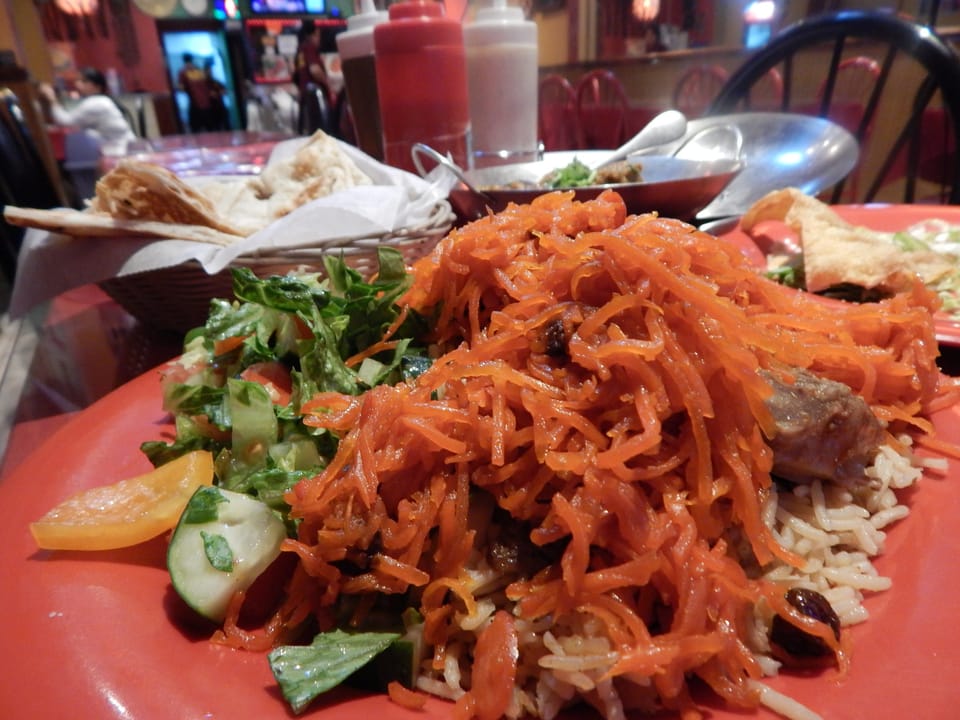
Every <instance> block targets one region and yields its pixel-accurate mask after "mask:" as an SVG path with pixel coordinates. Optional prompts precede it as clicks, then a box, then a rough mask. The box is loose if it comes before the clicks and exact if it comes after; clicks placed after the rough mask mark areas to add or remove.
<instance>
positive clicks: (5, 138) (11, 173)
mask: <svg viewBox="0 0 960 720" xmlns="http://www.w3.org/2000/svg"><path fill="white" fill-rule="evenodd" d="M60 204H61V203H60V197H59V195H58V192H57V189H56V188H55V187H54V185H53V183H52V182H51V180H50V176H49V175H48V174H47V170H46V168H45V167H44V164H43V162H42V160H41V158H40V154H39V152H38V150H37V147H36V144H35V142H34V138H33V137H32V135H31V133H30V130H29V128H28V127H27V126H26V123H25V122H24V120H23V116H22V112H21V108H20V106H19V101H18V100H17V96H16V95H14V94H13V93H12V92H10V91H6V90H2V89H0V213H2V212H3V208H4V207H5V206H7V205H15V206H19V207H31V208H52V207H57V206H58V205H60ZM22 239H23V228H19V227H14V226H12V225H9V224H8V223H6V222H5V221H4V220H3V217H2V214H0V273H3V275H4V276H6V278H7V280H8V281H9V282H10V283H11V284H12V282H13V277H14V273H15V271H16V266H17V255H18V254H19V251H20V243H21V241H22Z"/></svg>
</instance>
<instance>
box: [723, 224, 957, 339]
mask: <svg viewBox="0 0 960 720" xmlns="http://www.w3.org/2000/svg"><path fill="white" fill-rule="evenodd" d="M834 210H836V211H837V214H838V215H840V217H842V218H843V219H844V220H846V221H847V222H850V223H853V224H854V225H862V226H864V227H869V228H873V229H874V230H882V231H884V232H896V231H898V230H906V229H907V228H908V227H910V226H911V225H915V224H917V223H919V222H922V221H924V220H931V219H935V220H945V221H946V222H948V223H950V224H951V225H957V226H960V207H956V206H951V205H839V206H836V207H834ZM763 234H764V236H765V237H766V238H767V240H769V241H777V240H784V239H790V238H796V233H794V232H793V231H792V230H791V229H790V228H788V227H787V226H786V225H783V224H780V223H766V224H765V225H764V227H763ZM720 237H722V238H724V239H725V240H729V241H730V242H732V243H734V244H736V245H738V246H739V247H740V248H741V249H742V250H743V251H744V253H745V254H746V256H747V257H748V258H749V259H750V260H751V261H753V262H754V263H755V264H756V265H757V266H758V267H766V255H765V253H764V250H763V248H762V247H761V245H760V244H758V241H757V240H755V239H754V238H752V237H751V236H750V235H748V234H747V233H745V232H744V231H743V230H741V229H740V228H739V227H737V228H736V229H734V230H732V231H730V232H728V233H725V234H723V235H721V236H720ZM934 324H935V327H936V333H937V340H938V341H939V342H940V343H941V344H943V345H953V346H960V320H957V319H955V318H952V317H949V316H947V315H937V316H936V318H934Z"/></svg>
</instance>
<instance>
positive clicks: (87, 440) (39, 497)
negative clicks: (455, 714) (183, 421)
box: [0, 372, 960, 720]
mask: <svg viewBox="0 0 960 720" xmlns="http://www.w3.org/2000/svg"><path fill="white" fill-rule="evenodd" d="M160 407H161V397H160V388H159V383H158V378H157V375H156V373H155V372H154V373H148V374H147V375H144V376H142V377H140V378H139V379H137V380H135V381H133V382H132V383H130V384H128V385H125V386H124V387H122V388H120V389H119V390H116V391H115V392H113V393H112V394H110V395H108V396H107V397H105V398H103V399H102V400H100V401H99V402H97V403H96V404H94V405H93V406H91V407H90V408H88V409H87V410H84V411H83V412H81V413H79V414H78V415H77V416H75V417H74V418H73V419H72V420H71V421H70V422H69V423H67V424H66V425H65V426H63V427H62V428H61V429H60V430H59V431H57V432H56V433H55V434H54V435H52V436H51V437H50V438H49V440H48V441H47V442H46V443H44V444H43V445H42V446H41V447H40V448H38V449H37V450H36V451H35V452H34V453H33V454H32V455H31V456H30V457H29V458H28V459H26V460H25V461H24V462H23V463H21V464H20V465H19V466H18V467H17V468H16V469H15V470H14V471H13V472H12V473H10V474H9V475H8V476H7V477H5V478H3V479H2V480H0V507H2V508H3V510H4V519H3V522H2V523H0V568H2V569H3V576H4V580H3V588H4V590H3V595H2V597H3V608H4V627H3V631H2V633H0V638H2V640H0V642H2V645H0V647H2V649H3V650H4V651H3V652H2V653H0V717H21V718H31V720H45V719H46V718H51V719H52V718H57V719H58V720H59V719H61V718H71V719H72V720H88V719H89V720H108V719H110V718H113V719H115V720H126V719H129V718H136V720H172V719H176V720H181V719H186V718H190V719H191V720H192V719H194V718H258V720H269V719H270V718H274V719H276V720H283V719H285V718H289V717H290V714H289V713H288V711H287V709H286V707H285V704H284V703H283V701H282V700H281V698H280V696H279V694H278V692H277V690H276V689H275V685H274V682H273V678H272V676H271V674H270V671H269V669H268V667H267V663H266V660H265V658H264V657H263V656H262V655H258V654H250V653H244V652H238V651H232V650H229V649H225V648H222V647H217V646H214V645H211V644H210V643H208V642H207V640H206V638H207V637H208V635H209V629H208V628H205V629H202V630H201V629H196V630H194V631H189V630H185V629H184V628H185V625H184V623H183V618H182V616H181V615H180V613H181V611H180V610H179V608H180V605H179V603H178V602H177V601H176V599H175V597H174V594H173V591H172V590H171V588H170V585H169V581H168V578H167V574H166V571H165V569H164V552H165V545H164V542H163V541H162V540H157V541H154V542H150V543H146V544H144V545H141V546H139V547H136V548H131V549H128V550H124V551H115V552H104V553H64V552H60V553H49V552H41V551H37V549H36V547H35V546H34V543H33V540H32V538H31V536H30V532H29V530H28V527H27V525H28V523H29V521H31V520H34V519H36V518H38V517H40V516H41V515H42V514H43V513H44V512H46V511H47V510H48V509H49V508H50V507H51V506H53V505H54V504H56V503H57V502H59V501H60V500H62V499H63V498H65V497H66V496H67V495H69V494H71V493H73V492H76V491H77V490H80V489H82V488H86V487H90V486H94V485H101V484H105V483H107V482H112V481H114V480H117V479H120V478H122V477H126V476H129V475H133V474H136V473H139V472H142V471H144V470H146V469H148V468H149V464H148V463H147V461H146V460H145V459H144V457H143V456H142V455H141V454H140V452H139V449H138V448H139V444H140V442H141V441H143V440H146V439H152V438H157V437H160V436H161V435H162V433H164V432H165V431H166V430H167V429H168V424H167V422H168V419H167V418H166V417H165V416H164V414H163V412H162V411H161V410H160ZM936 424H937V427H938V428H941V429H942V431H943V433H944V435H945V436H946V437H947V438H949V439H952V440H955V441H957V440H960V410H958V409H954V410H951V411H949V412H945V413H941V414H940V415H939V416H938V417H937V418H936ZM958 481H960V472H958V471H956V470H954V471H951V473H950V474H949V475H948V477H947V478H925V479H924V480H922V481H921V484H920V489H919V491H918V492H913V493H910V495H909V503H910V505H911V509H912V515H911V517H909V518H907V519H906V520H905V521H902V522H901V523H899V524H898V525H896V526H895V527H894V528H893V529H892V531H891V532H890V535H889V538H888V547H887V553H886V554H885V555H884V557H882V558H880V559H879V560H878V562H877V563H876V564H877V566H878V568H879V570H880V572H881V573H883V574H886V575H889V576H891V577H892V578H893V580H894V586H893V589H892V590H890V591H888V592H886V593H882V594H880V595H877V596H875V597H871V598H868V600H867V602H866V605H867V608H868V609H869V611H870V614H871V615H872V619H871V620H870V621H868V622H867V623H866V624H864V625H861V626H859V627H857V628H855V629H854V630H853V631H852V635H853V656H852V660H853V668H852V671H851V673H850V674H849V676H848V677H847V678H846V679H844V680H839V679H838V678H837V677H836V673H834V672H832V671H827V672H824V673H821V674H820V675H819V676H818V677H802V676H781V677H779V678H776V679H775V680H773V681H771V685H773V686H774V687H776V688H777V689H779V690H781V691H783V692H786V693H788V694H790V695H791V696H793V697H795V698H797V699H799V700H800V701H802V702H803V703H805V704H806V705H808V706H809V707H812V708H814V709H816V710H817V711H818V712H820V713H822V714H823V715H824V716H826V717H829V718H831V719H841V718H850V719H853V718H858V719H859V718H871V719H872V720H886V719H888V718H889V719H890V720H894V719H896V720H902V719H903V718H908V717H922V718H928V719H933V718H948V717H956V710H957V700H958V698H960V696H958V688H960V622H958V621H957V614H956V612H955V610H954V608H955V606H956V602H957V598H958V597H960V564H958V563H957V558H958V557H960V533H958V532H957V527H958V525H960V487H957V483H958ZM175 619H176V622H174V620H175ZM449 714H450V706H449V705H448V704H446V703H444V702H442V701H431V702H430V703H429V704H428V705H427V709H426V711H425V712H424V713H411V712H409V711H406V710H403V709H402V708H400V707H399V706H397V705H394V704H392V703H390V702H389V701H388V700H387V699H386V697H385V696H363V695H356V694H347V693H344V692H341V693H338V694H335V695H333V696H331V697H330V698H329V699H328V700H326V701H325V702H324V703H321V704H318V705H316V706H315V707H313V708H312V710H311V712H309V713H307V716H309V717H318V718H321V719H322V720H338V719H343V720H347V719H349V718H357V717H368V718H373V717H376V718H378V720H411V718H445V717H449ZM710 717H711V718H712V720H723V719H726V720H744V718H745V717H754V716H753V715H746V716H745V715H743V714H740V713H732V712H728V711H724V710H717V711H716V712H712V713H711V715H710ZM755 717H761V718H770V717H771V716H770V715H769V714H767V713H759V714H758V715H756V716H755Z"/></svg>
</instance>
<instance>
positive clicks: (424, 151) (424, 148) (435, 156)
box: [410, 143, 492, 202]
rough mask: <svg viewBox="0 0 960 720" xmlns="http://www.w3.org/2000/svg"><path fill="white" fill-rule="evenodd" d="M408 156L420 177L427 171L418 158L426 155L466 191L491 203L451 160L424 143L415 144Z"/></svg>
mask: <svg viewBox="0 0 960 720" xmlns="http://www.w3.org/2000/svg"><path fill="white" fill-rule="evenodd" d="M410 155H411V157H412V159H413V164H414V165H415V166H416V168H417V172H419V173H420V177H426V176H427V174H428V171H427V170H426V168H424V167H423V161H422V160H421V158H420V156H421V155H426V156H427V157H428V158H430V159H431V160H433V161H434V162H435V163H437V164H438V165H442V166H443V167H444V168H445V169H447V170H449V171H450V172H451V173H453V175H454V177H456V178H457V180H459V181H460V182H462V183H463V184H464V185H465V186H466V188H467V190H469V191H470V192H472V193H473V194H474V195H479V196H480V197H482V198H485V199H486V200H487V201H488V202H492V198H491V197H490V196H489V195H487V194H486V193H485V192H483V190H481V189H480V188H478V187H476V186H474V185H473V183H471V182H470V180H469V179H468V178H467V174H466V173H465V172H464V171H463V168H461V167H460V166H459V165H457V164H456V163H455V162H454V161H453V160H452V159H451V158H449V157H447V156H446V155H443V154H442V153H440V152H438V151H436V150H434V149H433V148H432V147H430V146H429V145H425V144H424V143H415V144H414V146H413V147H412V148H411V150H410Z"/></svg>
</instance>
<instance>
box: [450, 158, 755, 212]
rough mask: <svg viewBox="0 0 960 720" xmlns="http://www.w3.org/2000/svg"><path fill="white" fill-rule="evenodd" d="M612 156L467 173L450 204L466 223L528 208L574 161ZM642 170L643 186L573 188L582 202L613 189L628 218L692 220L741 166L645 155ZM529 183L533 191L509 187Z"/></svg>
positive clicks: (634, 160)
mask: <svg viewBox="0 0 960 720" xmlns="http://www.w3.org/2000/svg"><path fill="white" fill-rule="evenodd" d="M608 154H609V151H602V150H578V151H563V152H548V153H545V154H544V157H543V159H542V160H538V161H535V162H529V163H517V164H512V165H500V166H496V167H489V168H482V169H478V170H467V171H463V179H464V180H465V181H466V182H461V183H460V184H459V185H458V186H456V187H454V188H453V189H452V190H451V191H450V204H451V205H452V206H453V209H454V211H455V212H456V213H457V214H458V215H459V216H461V217H462V218H464V219H468V220H470V219H474V218H478V217H482V216H484V215H486V214H487V212H488V211H490V210H492V211H494V212H498V211H500V210H503V209H504V208H505V207H506V206H507V204H508V203H511V202H512V203H518V204H522V203H529V202H530V201H531V200H533V199H534V198H535V197H537V196H538V195H542V194H544V193H545V192H550V190H549V189H545V188H542V187H534V186H535V185H537V184H538V183H539V181H540V180H541V179H542V178H543V177H544V176H545V175H547V174H548V173H549V172H551V171H553V170H557V169H559V168H562V167H564V166H566V165H568V164H570V162H572V161H573V159H574V158H577V159H579V160H581V161H582V162H584V163H586V164H587V165H592V164H593V162H594V161H599V160H600V159H602V157H604V156H606V155H608ZM630 162H632V163H634V164H639V165H640V167H641V176H642V182H635V183H618V184H611V185H590V186H587V187H579V188H572V189H573V190H574V194H575V197H576V198H577V199H578V200H589V199H592V198H595V197H597V196H598V195H599V194H600V193H602V192H603V191H604V190H615V191H616V192H618V193H619V194H620V196H621V197H622V198H623V201H624V203H625V204H626V206H627V211H628V212H630V213H644V212H652V211H656V212H658V213H659V214H660V215H663V216H666V217H675V218H679V219H681V220H692V219H693V218H694V217H695V216H696V214H697V213H698V212H699V211H700V210H701V209H703V208H704V207H706V206H707V205H708V204H709V203H710V201H712V200H713V199H714V198H715V197H716V196H717V195H718V194H719V193H720V192H721V191H722V190H723V189H724V188H725V187H726V186H727V184H728V183H729V182H730V181H731V180H732V179H733V178H734V176H736V174H737V173H738V172H739V171H740V169H741V163H740V162H739V161H738V160H736V159H733V158H717V159H710V160H693V159H687V158H679V157H673V156H662V155H642V156H635V157H632V158H630ZM516 184H529V185H530V186H531V187H510V186H511V185H516Z"/></svg>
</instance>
